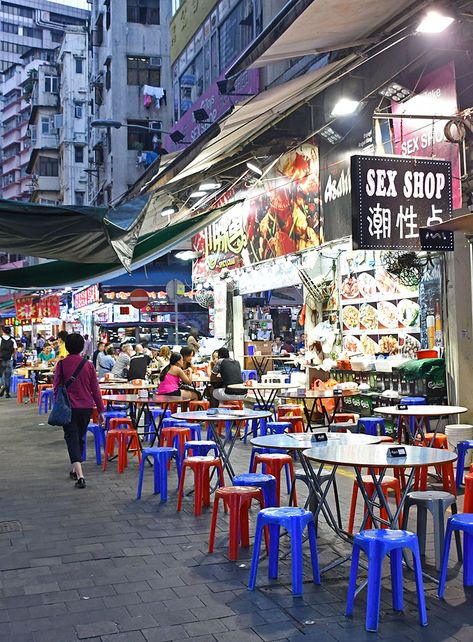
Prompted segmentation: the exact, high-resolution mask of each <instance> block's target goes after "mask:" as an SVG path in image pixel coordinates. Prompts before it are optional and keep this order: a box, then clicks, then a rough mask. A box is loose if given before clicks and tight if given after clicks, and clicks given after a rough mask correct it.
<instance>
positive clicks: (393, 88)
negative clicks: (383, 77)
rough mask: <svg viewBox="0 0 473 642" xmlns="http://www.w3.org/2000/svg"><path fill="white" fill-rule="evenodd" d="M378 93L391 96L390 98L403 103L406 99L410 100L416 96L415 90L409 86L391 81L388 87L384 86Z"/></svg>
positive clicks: (387, 96) (386, 96)
mask: <svg viewBox="0 0 473 642" xmlns="http://www.w3.org/2000/svg"><path fill="white" fill-rule="evenodd" d="M378 94H380V95H381V96H384V97H385V98H389V100H394V102H396V103H403V102H404V101H405V100H409V98H412V96H414V92H413V91H411V90H410V89H407V87H403V86H402V85H400V84H399V83H397V82H390V83H389V84H388V85H386V87H383V88H382V89H380V90H379V91H378Z"/></svg>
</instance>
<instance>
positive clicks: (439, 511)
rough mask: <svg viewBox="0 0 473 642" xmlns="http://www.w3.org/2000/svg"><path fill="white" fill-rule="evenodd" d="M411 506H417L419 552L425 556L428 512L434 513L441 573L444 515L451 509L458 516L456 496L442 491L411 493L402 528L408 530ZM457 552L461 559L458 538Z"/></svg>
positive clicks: (435, 548)
mask: <svg viewBox="0 0 473 642" xmlns="http://www.w3.org/2000/svg"><path fill="white" fill-rule="evenodd" d="M411 506H417V527H416V533H417V539H418V541H419V550H420V554H421V555H425V541H426V536H427V511H430V513H432V517H433V521H434V550H435V568H436V569H437V570H438V571H439V570H440V564H441V560H442V551H443V542H444V534H445V521H444V515H445V512H446V511H447V509H448V508H450V507H451V509H452V513H453V514H454V515H456V513H457V504H456V500H455V496H454V495H451V494H450V493H444V492H443V491H441V490H426V491H415V492H413V493H409V494H408V496H407V499H406V503H405V508H404V515H403V519H402V528H403V529H405V528H407V524H408V519H409V510H410V508H411ZM457 551H458V556H459V559H461V546H460V538H459V537H458V538H457Z"/></svg>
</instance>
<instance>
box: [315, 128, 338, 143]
mask: <svg viewBox="0 0 473 642" xmlns="http://www.w3.org/2000/svg"><path fill="white" fill-rule="evenodd" d="M319 134H320V136H322V138H325V140H328V142H329V143H332V145H335V144H336V143H339V142H340V141H341V140H342V137H341V136H340V134H339V133H338V132H336V131H335V130H334V129H333V127H330V126H329V125H327V126H326V127H324V128H323V129H321V130H320V131H319Z"/></svg>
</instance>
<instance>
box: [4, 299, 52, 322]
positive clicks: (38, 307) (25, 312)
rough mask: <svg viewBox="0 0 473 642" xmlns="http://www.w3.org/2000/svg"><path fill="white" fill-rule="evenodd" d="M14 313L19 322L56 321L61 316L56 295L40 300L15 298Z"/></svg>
mask: <svg viewBox="0 0 473 642" xmlns="http://www.w3.org/2000/svg"><path fill="white" fill-rule="evenodd" d="M15 312H16V318H17V319H18V321H20V322H28V323H30V322H31V321H37V320H39V321H41V320H42V319H45V318H48V319H58V318H59V317H60V316H61V310H60V297H59V295H58V294H49V295H48V296H44V297H41V298H33V297H31V296H21V297H15Z"/></svg>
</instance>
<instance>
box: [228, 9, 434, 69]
mask: <svg viewBox="0 0 473 642" xmlns="http://www.w3.org/2000/svg"><path fill="white" fill-rule="evenodd" d="M307 4H308V6H307ZM422 4H423V3H419V2H418V1H417V2H416V0H396V1H395V2H393V0H355V1H353V0H313V1H312V2H309V3H308V2H307V0H306V1H305V2H300V0H298V1H296V0H292V1H290V2H288V3H287V4H286V5H285V6H284V7H283V9H282V10H281V12H280V13H279V14H278V15H277V16H276V17H275V19H274V20H273V21H272V22H271V23H270V24H269V25H268V26H267V27H266V29H265V30H264V31H263V33H262V34H260V36H258V37H257V39H256V40H255V42H254V43H252V44H251V45H250V46H249V47H248V49H247V50H246V51H244V52H243V54H242V55H241V56H240V58H239V59H238V60H237V61H236V62H235V63H234V64H233V65H232V67H231V68H230V69H229V70H228V71H227V73H226V74H225V75H226V77H227V78H229V77H230V76H233V75H236V74H238V73H240V72H242V71H243V70H244V69H249V68H250V69H251V68H255V67H264V66H265V65H268V64H270V63H273V62H277V61H280V60H287V59H289V58H298V57H302V56H309V55H315V54H318V53H324V52H328V51H337V50H340V49H348V48H351V47H357V46H362V45H363V44H369V42H371V41H370V37H371V36H372V35H373V34H375V33H376V32H378V31H379V30H380V29H381V28H383V27H384V26H385V25H389V23H390V22H391V21H392V20H393V18H395V17H396V16H400V17H404V15H403V14H404V13H405V11H406V10H407V9H408V8H409V7H411V6H414V5H417V7H418V8H419V9H420V8H421V5H422ZM279 34H281V35H279Z"/></svg>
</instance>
